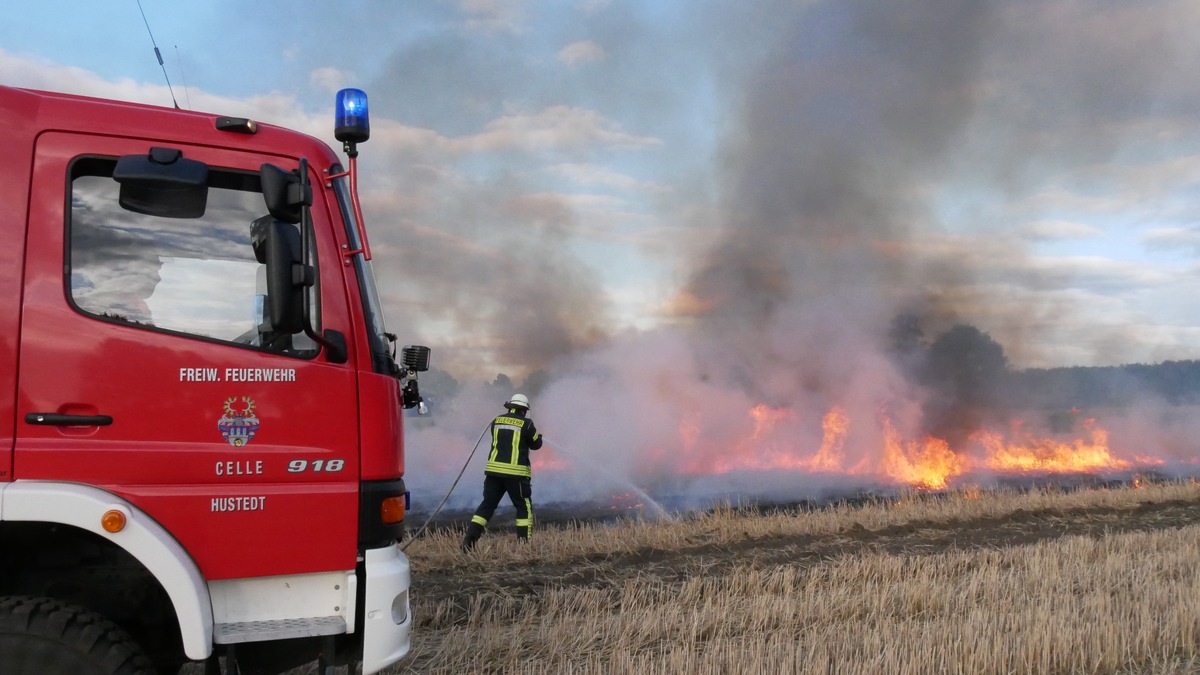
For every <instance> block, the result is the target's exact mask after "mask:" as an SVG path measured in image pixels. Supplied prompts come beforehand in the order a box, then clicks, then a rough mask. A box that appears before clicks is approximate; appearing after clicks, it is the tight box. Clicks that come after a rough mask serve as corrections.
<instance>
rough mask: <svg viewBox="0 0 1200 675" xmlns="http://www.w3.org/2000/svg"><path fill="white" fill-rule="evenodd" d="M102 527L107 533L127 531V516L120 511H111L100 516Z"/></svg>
mask: <svg viewBox="0 0 1200 675" xmlns="http://www.w3.org/2000/svg"><path fill="white" fill-rule="evenodd" d="M100 527H103V528H104V531H105V532H112V533H114V534H115V533H117V532H120V531H121V530H123V529H125V514H124V513H123V512H122V511H120V510H118V509H109V510H108V511H105V512H104V515H102V516H100Z"/></svg>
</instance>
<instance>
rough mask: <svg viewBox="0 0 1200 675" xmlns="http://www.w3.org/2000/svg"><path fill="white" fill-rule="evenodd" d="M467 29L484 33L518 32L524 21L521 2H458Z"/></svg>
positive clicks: (491, 0)
mask: <svg viewBox="0 0 1200 675" xmlns="http://www.w3.org/2000/svg"><path fill="white" fill-rule="evenodd" d="M458 7H459V11H461V12H462V13H463V14H464V15H466V25H467V28H469V29H470V30H474V31H481V32H484V33H494V32H518V31H519V30H520V29H521V27H522V24H523V22H524V20H525V2H524V1H523V0H459V2H458Z"/></svg>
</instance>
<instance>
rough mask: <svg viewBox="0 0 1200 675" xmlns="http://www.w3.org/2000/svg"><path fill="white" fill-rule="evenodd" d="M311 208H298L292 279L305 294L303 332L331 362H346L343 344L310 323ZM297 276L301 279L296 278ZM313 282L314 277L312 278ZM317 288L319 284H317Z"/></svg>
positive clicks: (303, 185)
mask: <svg viewBox="0 0 1200 675" xmlns="http://www.w3.org/2000/svg"><path fill="white" fill-rule="evenodd" d="M308 185H309V182H308V158H306V157H301V158H300V190H301V192H302V193H303V192H305V191H307V189H308ZM314 236H315V235H314V232H313V222H312V209H311V208H310V207H309V206H307V205H305V206H302V207H301V208H300V265H299V268H300V269H299V270H296V269H295V268H293V270H292V279H293V283H295V282H296V281H301V289H303V290H302V291H301V292H302V293H304V294H305V298H304V334H305V335H306V336H308V339H310V340H312V341H313V342H315V343H317V344H319V345H321V347H323V348H324V349H325V352H326V358H328V359H329V360H330V361H331V362H333V363H345V362H346V358H347V355H346V350H345V347H344V345H337V344H334V343H333V342H331V341H330V340H329V339H327V338H326V337H325V336H324V335H320V334H318V333H317V331H316V330H314V329H313V325H312V303H310V302H309V301H308V294H309V293H310V292H311V289H312V285H310V284H309V283H307V282H308V281H309V280H308V278H307V277H308V276H309V275H310V274H312V272H313V268H312V267H311V266H310V265H309V263H308V261H309V260H312V241H313V237H314ZM297 276H299V277H300V278H301V279H299V280H298V279H296V277H297ZM312 281H313V282H314V283H315V282H316V279H315V278H314V279H312ZM318 288H319V286H318Z"/></svg>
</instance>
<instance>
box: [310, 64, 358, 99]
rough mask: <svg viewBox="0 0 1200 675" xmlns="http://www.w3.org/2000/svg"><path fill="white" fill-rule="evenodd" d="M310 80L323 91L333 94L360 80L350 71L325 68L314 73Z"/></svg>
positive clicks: (331, 67)
mask: <svg viewBox="0 0 1200 675" xmlns="http://www.w3.org/2000/svg"><path fill="white" fill-rule="evenodd" d="M309 79H310V80H311V81H312V83H313V84H315V85H317V86H318V87H320V88H321V89H324V90H325V91H327V92H331V93H332V92H337V91H338V90H340V89H343V88H345V87H348V86H350V84H348V83H352V82H354V81H355V80H357V79H358V78H357V77H356V76H355V75H354V73H352V72H350V71H346V70H340V69H338V68H334V67H333V66H324V67H322V68H317V69H316V70H314V71H312V73H311V74H310V75H309Z"/></svg>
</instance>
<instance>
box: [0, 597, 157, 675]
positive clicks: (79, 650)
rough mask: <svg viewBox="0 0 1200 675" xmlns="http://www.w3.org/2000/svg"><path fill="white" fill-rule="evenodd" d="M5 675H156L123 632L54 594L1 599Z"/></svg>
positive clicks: (0, 652)
mask: <svg viewBox="0 0 1200 675" xmlns="http://www.w3.org/2000/svg"><path fill="white" fill-rule="evenodd" d="M0 660H3V662H4V667H3V669H2V670H3V672H4V675H152V674H153V673H154V672H155V670H154V666H153V665H151V663H150V659H148V658H147V657H146V655H145V654H144V653H143V652H142V650H141V648H140V647H138V645H137V643H135V642H134V641H133V639H132V638H130V637H129V635H128V634H127V633H125V631H123V630H121V629H120V628H118V627H117V625H116V624H115V623H113V622H111V621H109V620H108V619H105V618H104V617H102V616H100V615H99V614H96V613H94V612H90V611H88V610H86V609H84V608H82V607H77V606H75V605H68V604H67V603H64V602H60V601H58V600H53V599H50V598H34V597H5V598H0Z"/></svg>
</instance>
